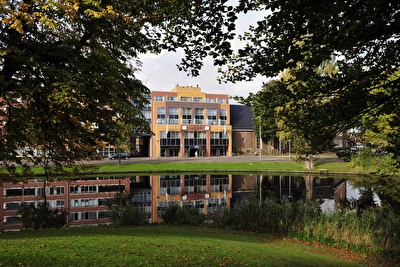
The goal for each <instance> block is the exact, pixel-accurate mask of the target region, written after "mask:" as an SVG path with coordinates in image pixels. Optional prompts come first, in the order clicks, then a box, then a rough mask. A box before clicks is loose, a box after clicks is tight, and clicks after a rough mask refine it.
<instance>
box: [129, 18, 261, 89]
mask: <svg viewBox="0 0 400 267" xmlns="http://www.w3.org/2000/svg"><path fill="white" fill-rule="evenodd" d="M265 15H266V14H265V13H248V14H246V15H241V16H239V19H238V23H239V24H238V27H237V32H243V31H244V30H245V29H247V28H248V25H251V24H255V23H256V22H257V20H259V19H260V18H262V17H264V16H265ZM238 45H239V44H238V42H236V43H235V44H234V48H235V46H238ZM181 58H182V54H179V53H172V52H162V53H161V54H159V55H150V54H146V55H142V56H141V57H140V60H141V61H142V62H143V66H142V70H141V71H140V72H138V73H136V76H137V78H139V79H140V80H141V81H142V82H143V84H145V85H146V86H147V87H148V88H149V89H150V90H152V91H171V90H172V89H173V88H174V87H175V86H176V85H178V84H179V85H180V86H199V87H201V90H202V91H203V92H207V93H218V94H219V93H222V94H228V95H230V96H243V97H247V96H248V94H249V93H250V92H252V93H256V92H258V91H259V90H260V89H261V86H262V83H263V81H264V82H265V81H267V79H266V78H257V79H255V80H254V81H252V82H240V83H235V84H232V83H221V84H219V83H218V81H217V76H218V72H217V68H218V67H216V66H213V63H212V59H211V58H208V59H206V60H205V61H204V66H203V68H202V69H201V71H200V75H199V76H197V77H191V76H187V74H186V72H182V71H178V69H177V67H176V65H177V64H179V63H180V60H181Z"/></svg>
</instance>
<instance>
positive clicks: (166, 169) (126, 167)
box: [32, 161, 362, 175]
mask: <svg viewBox="0 0 400 267" xmlns="http://www.w3.org/2000/svg"><path fill="white" fill-rule="evenodd" d="M88 165H90V162H86V163H85V166H88ZM93 167H95V169H96V171H95V172H98V173H171V172H172V173H174V172H179V173H184V172H263V171H273V172H299V173H301V172H306V170H305V169H304V164H303V163H300V162H294V161H292V162H256V161H255V162H184V161H182V162H181V161H176V162H162V161H159V162H158V161H154V162H149V163H129V162H123V164H121V165H120V164H118V163H116V162H113V164H110V163H108V164H107V163H106V162H105V163H104V164H103V163H101V164H96V165H94V166H93ZM320 169H324V170H327V172H328V173H349V174H360V173H362V171H360V170H359V169H354V168H352V167H351V165H350V164H349V163H347V162H321V163H316V164H315V168H314V170H311V171H307V172H315V173H319V172H320ZM32 170H33V173H35V174H36V175H40V174H43V169H42V168H40V167H33V168H32Z"/></svg>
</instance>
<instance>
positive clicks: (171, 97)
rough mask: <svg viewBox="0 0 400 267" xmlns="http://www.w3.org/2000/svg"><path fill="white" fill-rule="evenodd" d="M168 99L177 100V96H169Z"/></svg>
mask: <svg viewBox="0 0 400 267" xmlns="http://www.w3.org/2000/svg"><path fill="white" fill-rule="evenodd" d="M167 101H176V96H170V95H169V96H167Z"/></svg>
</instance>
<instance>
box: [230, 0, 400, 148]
mask: <svg viewBox="0 0 400 267" xmlns="http://www.w3.org/2000/svg"><path fill="white" fill-rule="evenodd" d="M251 3H252V1H242V5H243V6H246V5H247V6H248V7H251V6H250V5H251ZM251 8H257V9H260V10H268V11H270V13H266V14H267V16H266V17H265V18H264V20H261V21H258V22H257V25H256V26H254V27H250V29H249V31H248V33H246V34H245V35H243V37H242V39H243V40H244V41H245V42H246V43H247V45H246V47H245V48H243V49H241V50H239V51H238V54H237V55H235V56H233V57H232V58H231V61H230V64H228V66H227V68H226V69H225V71H226V72H225V76H224V77H223V78H225V79H226V80H231V81H238V80H248V79H252V78H253V77H255V76H256V75H261V76H265V77H276V76H277V75H280V80H279V83H281V86H275V87H274V88H275V90H273V91H272V90H268V92H264V93H265V94H267V96H271V95H272V94H276V95H278V96H279V97H280V98H281V99H280V100H279V102H278V103H277V105H279V106H280V107H281V109H280V110H279V114H278V115H279V118H280V119H282V121H283V123H284V125H286V127H287V129H288V130H290V131H297V134H300V135H301V136H302V137H304V139H305V141H308V142H311V144H314V146H315V148H317V146H320V147H321V148H323V147H324V146H325V145H326V144H327V143H326V140H327V138H329V137H331V136H332V134H336V133H337V132H339V131H341V130H342V129H349V128H350V127H354V126H358V125H359V124H360V118H361V117H362V116H363V115H365V114H371V112H373V113H374V114H376V115H385V114H394V115H395V116H396V117H397V116H398V114H399V100H400V99H399V98H400V90H399V89H400V86H399V85H400V84H399V83H400V79H399V75H398V70H399V69H400V55H399V42H400V36H399V34H400V31H399V27H398V25H399V23H400V15H399V14H400V12H399V11H400V3H399V2H398V1H372V0H367V1H361V0H348V1H342V0H341V1H307V0H301V1H286V0H276V1H268V2H258V4H257V6H256V7H254V6H253V7H251ZM263 98H264V99H267V97H263ZM267 105H268V104H267ZM388 123H389V126H390V127H392V128H393V127H397V126H396V125H395V124H396V123H397V121H396V120H392V121H388ZM397 124H398V123H397ZM397 137H398V134H397V133H396V132H392V136H388V138H391V141H392V143H396V145H398V142H396V139H395V138H397ZM397 140H398V139H397ZM317 150H319V149H317ZM397 150H398V149H397ZM397 152H398V151H397Z"/></svg>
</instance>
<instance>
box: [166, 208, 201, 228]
mask: <svg viewBox="0 0 400 267" xmlns="http://www.w3.org/2000/svg"><path fill="white" fill-rule="evenodd" d="M161 218H162V219H163V222H164V223H166V224H177V225H201V224H203V223H204V215H203V214H200V213H199V211H198V210H197V209H195V208H191V207H187V208H182V207H180V206H178V205H171V204H170V205H169V206H168V207H167V208H166V209H165V210H164V211H163V213H162V215H161Z"/></svg>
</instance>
